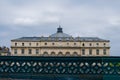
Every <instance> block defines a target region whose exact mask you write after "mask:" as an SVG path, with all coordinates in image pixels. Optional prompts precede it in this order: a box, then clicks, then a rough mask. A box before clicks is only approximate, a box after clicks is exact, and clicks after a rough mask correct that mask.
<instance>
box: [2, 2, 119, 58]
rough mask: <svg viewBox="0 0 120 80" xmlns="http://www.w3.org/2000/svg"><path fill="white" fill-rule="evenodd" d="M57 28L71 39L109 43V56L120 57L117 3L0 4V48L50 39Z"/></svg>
mask: <svg viewBox="0 0 120 80" xmlns="http://www.w3.org/2000/svg"><path fill="white" fill-rule="evenodd" d="M59 25H61V27H62V28H63V31H64V33H67V34H70V35H72V36H73V37H77V36H80V37H100V38H102V39H107V40H110V46H111V49H110V55H111V56H120V49H119V48H120V43H119V42H120V36H119V35H120V0H0V46H8V47H10V45H11V40H12V39H16V38H20V37H33V36H37V37H40V36H49V35H50V34H53V33H55V32H56V28H58V26H59Z"/></svg>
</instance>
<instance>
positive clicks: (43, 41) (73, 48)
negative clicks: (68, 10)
mask: <svg viewBox="0 0 120 80" xmlns="http://www.w3.org/2000/svg"><path fill="white" fill-rule="evenodd" d="M109 42H110V41H109V40H104V39H101V38H98V37H72V36H70V35H68V34H66V33H63V30H62V28H61V27H59V28H57V32H56V33H54V34H52V35H50V36H49V37H21V38H18V39H13V40H11V55H12V56H109V55H110V46H109Z"/></svg>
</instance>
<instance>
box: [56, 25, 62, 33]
mask: <svg viewBox="0 0 120 80" xmlns="http://www.w3.org/2000/svg"><path fill="white" fill-rule="evenodd" d="M57 33H63V31H62V28H61V26H60V25H59V28H57Z"/></svg>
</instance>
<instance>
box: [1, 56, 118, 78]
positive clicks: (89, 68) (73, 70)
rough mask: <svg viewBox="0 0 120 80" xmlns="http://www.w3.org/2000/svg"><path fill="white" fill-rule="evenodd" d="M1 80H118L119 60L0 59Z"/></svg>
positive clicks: (63, 58) (65, 58) (106, 58)
mask: <svg viewBox="0 0 120 80" xmlns="http://www.w3.org/2000/svg"><path fill="white" fill-rule="evenodd" d="M0 78H21V79H27V78H29V79H35V78H46V79H45V80H47V78H48V80H49V79H51V80H53V79H55V80H56V79H57V78H59V79H58V80H60V79H62V78H64V79H65V78H77V79H76V80H81V79H85V80H96V79H97V80H108V79H109V80H113V79H114V80H115V79H117V80H118V79H120V57H38V56H0ZM74 80H75V79H74Z"/></svg>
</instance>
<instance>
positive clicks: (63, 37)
mask: <svg viewBox="0 0 120 80" xmlns="http://www.w3.org/2000/svg"><path fill="white" fill-rule="evenodd" d="M11 41H103V42H104V41H109V40H104V39H101V38H98V37H72V36H70V35H68V34H65V33H63V31H62V28H61V27H59V28H57V32H56V33H54V34H52V35H50V36H49V37H21V38H18V39H13V40H11Z"/></svg>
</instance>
